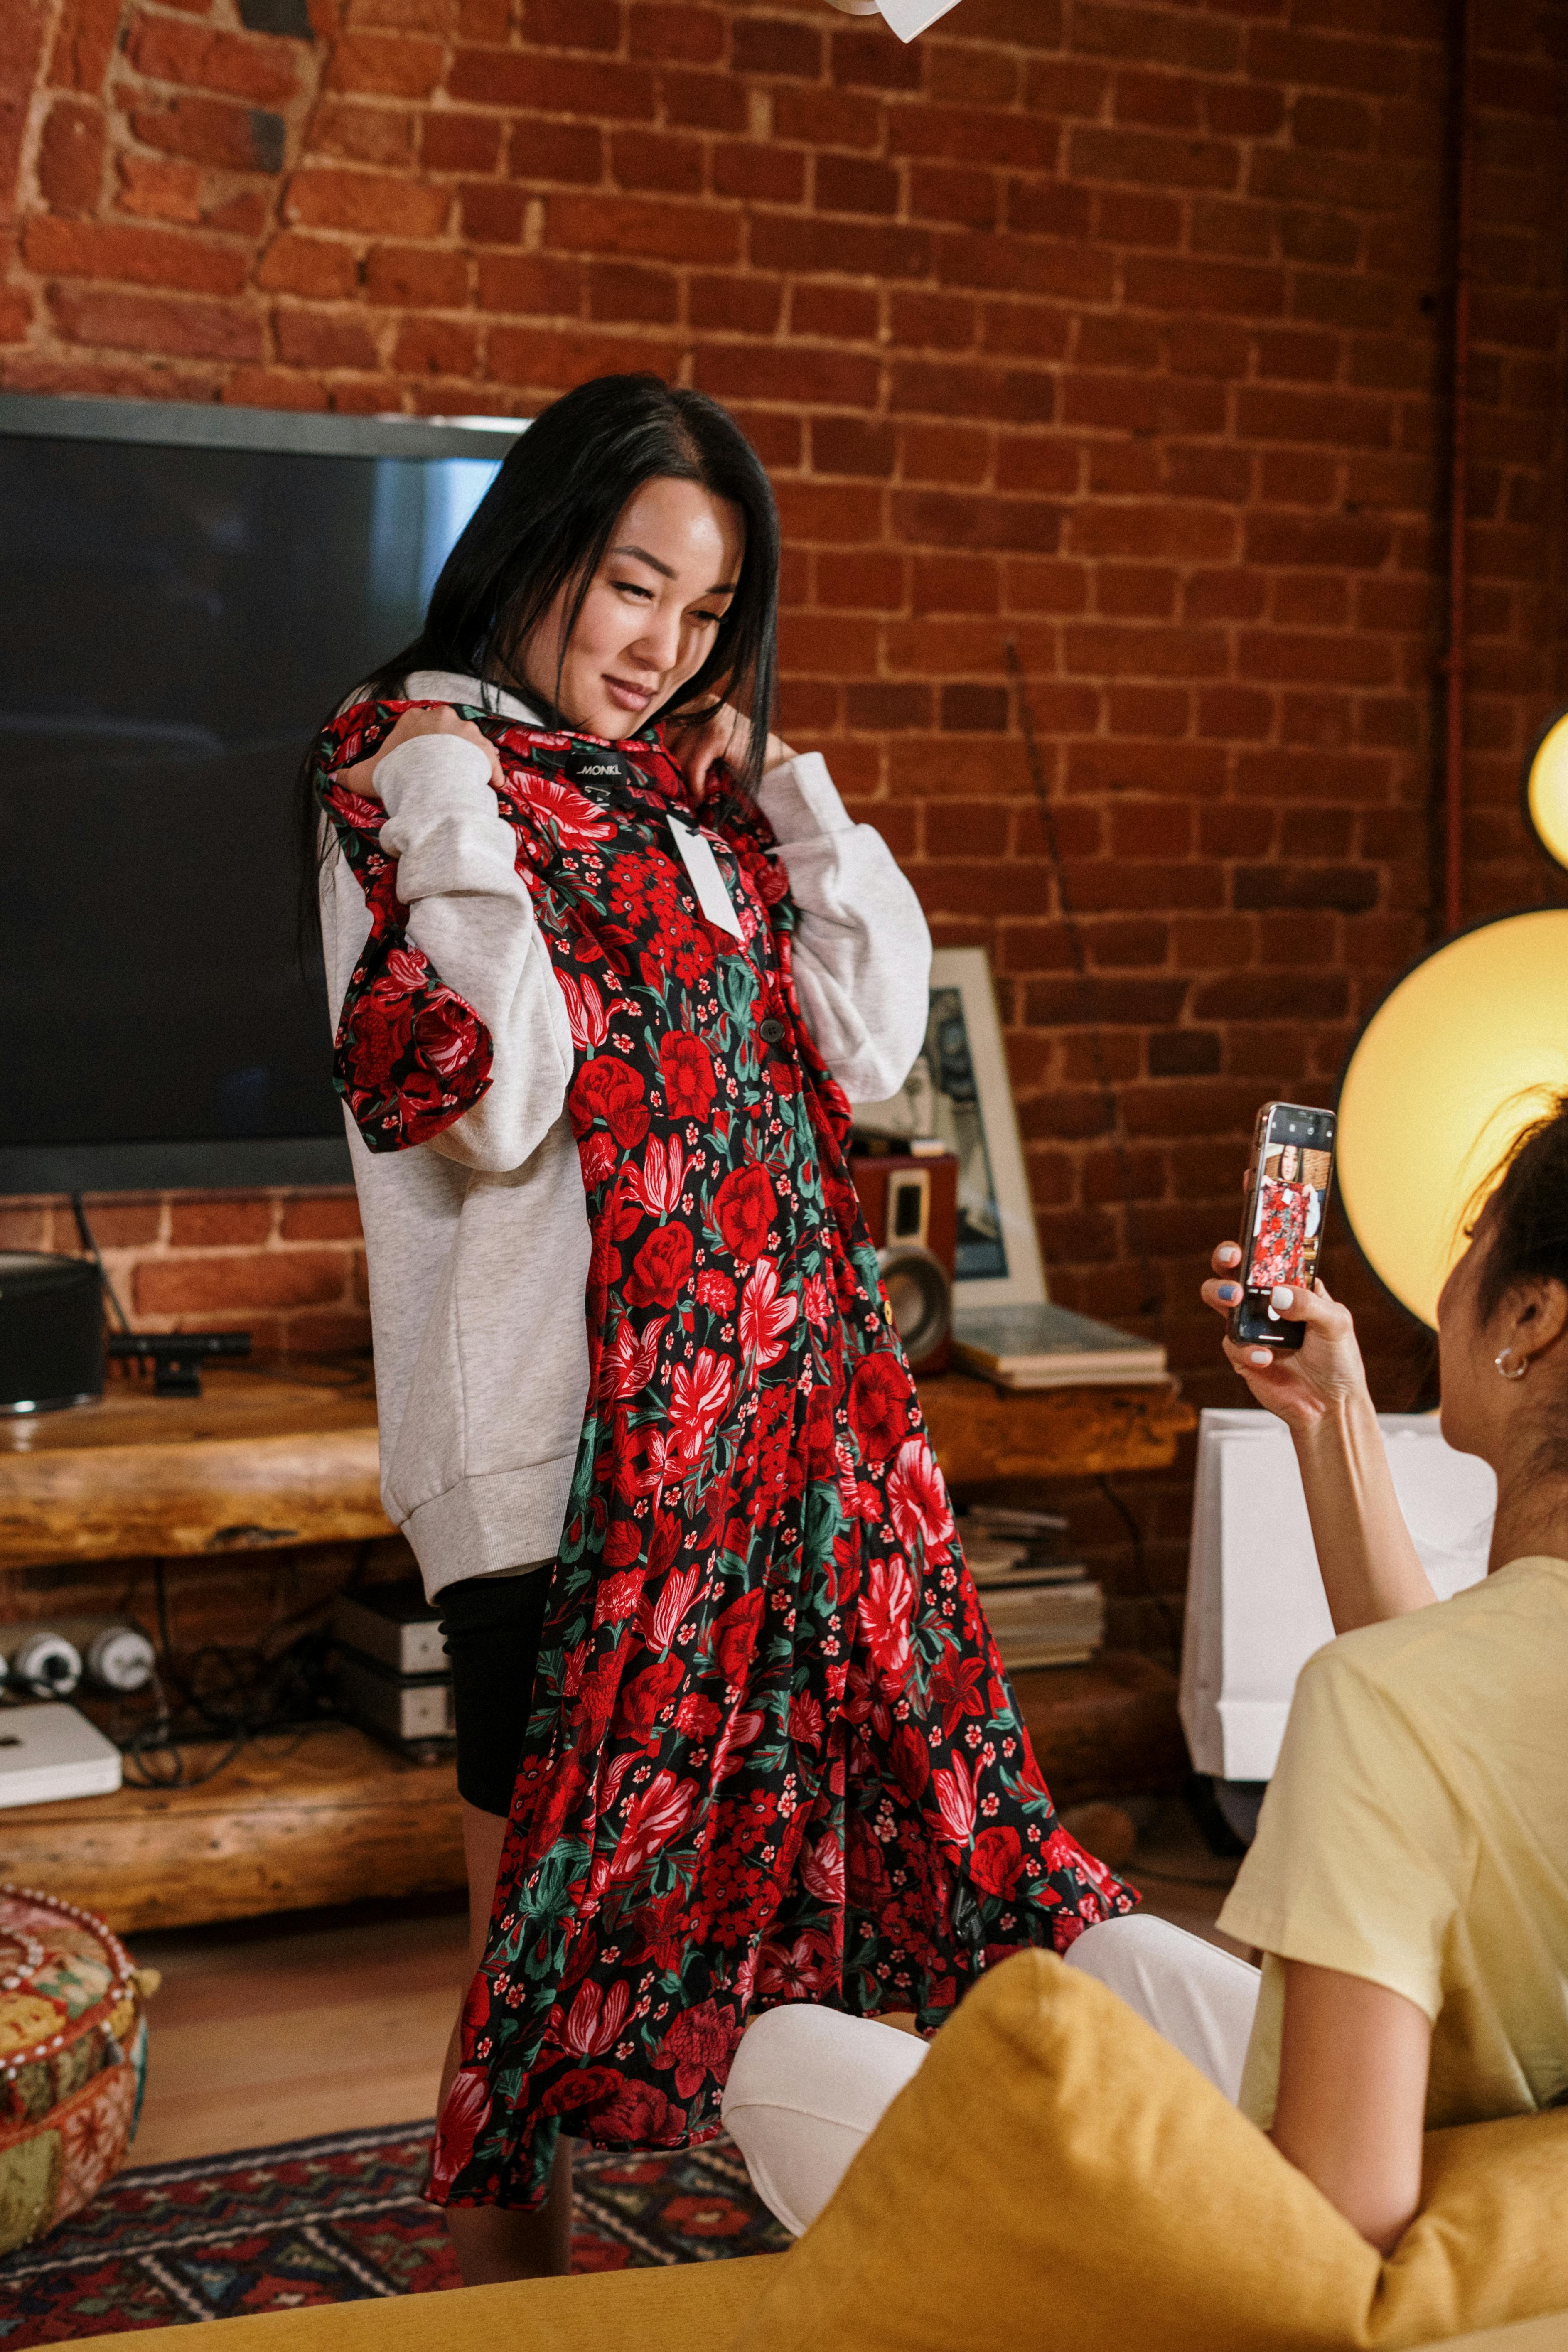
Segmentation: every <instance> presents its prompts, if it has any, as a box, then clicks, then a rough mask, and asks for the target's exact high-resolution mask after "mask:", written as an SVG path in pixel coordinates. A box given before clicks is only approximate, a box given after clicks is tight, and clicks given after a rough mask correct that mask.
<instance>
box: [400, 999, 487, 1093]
mask: <svg viewBox="0 0 1568 2352" xmlns="http://www.w3.org/2000/svg"><path fill="white" fill-rule="evenodd" d="M414 1040H415V1043H416V1045H417V1046H418V1048H419V1054H420V1058H421V1060H423V1061H424V1062H426V1064H428V1066H429V1067H430V1068H431V1069H433V1070H437V1071H438V1072H439V1073H440V1075H441V1076H442V1077H444V1078H447V1079H450V1078H452V1077H455V1076H456V1075H457V1073H458V1071H459V1070H460V1069H462V1068H464V1067H465V1066H466V1065H467V1064H468V1062H469V1061H470V1060H471V1059H472V1057H473V1055H474V1054H475V1052H476V1051H477V1049H478V1046H479V1021H478V1018H477V1016H476V1015H475V1014H474V1013H473V1012H472V1011H471V1010H470V1008H469V1007H468V1005H467V1004H465V1003H464V1002H463V1000H462V998H461V997H460V996H458V995H456V994H454V992H453V991H452V990H451V989H449V988H443V989H439V990H437V992H436V994H435V995H434V996H433V997H432V998H431V1000H430V1003H428V1004H426V1005H425V1006H424V1007H423V1008H422V1009H421V1011H419V1012H418V1013H416V1014H415V1016H414Z"/></svg>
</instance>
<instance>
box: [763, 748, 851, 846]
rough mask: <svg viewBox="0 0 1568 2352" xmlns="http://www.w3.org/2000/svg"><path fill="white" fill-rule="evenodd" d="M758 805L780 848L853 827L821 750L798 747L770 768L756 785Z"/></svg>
mask: <svg viewBox="0 0 1568 2352" xmlns="http://www.w3.org/2000/svg"><path fill="white" fill-rule="evenodd" d="M757 805H758V807H759V808H760V809H761V810H762V813H763V815H764V816H765V817H766V818H767V821H768V823H769V824H770V825H771V826H772V827H773V839H774V840H775V841H776V842H777V843H778V845H779V846H780V847H781V848H783V847H784V845H785V844H786V843H789V842H795V841H809V840H811V839H813V838H814V836H816V835H821V834H825V833H853V832H854V830H855V826H854V822H853V820H852V819H851V817H850V815H849V813H848V811H847V809H846V807H845V805H844V803H843V802H842V801H841V800H840V799H839V797H838V787H837V784H836V783H835V782H834V781H833V779H832V777H831V776H830V775H829V774H828V772H827V762H826V760H825V759H824V758H823V756H822V754H821V752H820V751H797V752H796V754H795V758H794V759H793V760H784V761H781V762H780V764H779V765H778V766H777V767H776V768H770V769H769V770H768V772H767V774H766V775H765V776H764V777H763V781H762V782H761V783H760V784H759V785H758V786H757Z"/></svg>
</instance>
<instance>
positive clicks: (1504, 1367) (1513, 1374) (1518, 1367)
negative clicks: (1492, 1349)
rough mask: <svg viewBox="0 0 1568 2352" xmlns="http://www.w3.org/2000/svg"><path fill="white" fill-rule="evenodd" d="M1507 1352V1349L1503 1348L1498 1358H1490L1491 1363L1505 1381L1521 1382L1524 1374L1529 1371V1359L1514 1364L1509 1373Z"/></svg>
mask: <svg viewBox="0 0 1568 2352" xmlns="http://www.w3.org/2000/svg"><path fill="white" fill-rule="evenodd" d="M1508 1352H1509V1351H1508V1349H1506V1348H1505V1349H1503V1351H1502V1354H1501V1355H1500V1356H1494V1357H1493V1358H1492V1361H1493V1363H1494V1364H1495V1365H1496V1366H1497V1368H1498V1370H1499V1371H1500V1373H1501V1374H1502V1376H1503V1378H1504V1380H1505V1381H1521V1380H1523V1378H1524V1376H1525V1374H1526V1372H1528V1371H1529V1370H1530V1358H1529V1357H1528V1356H1526V1357H1525V1359H1524V1360H1523V1362H1522V1363H1518V1364H1515V1366H1514V1368H1513V1370H1511V1371H1510V1370H1509V1368H1508V1364H1507V1361H1506V1359H1507V1356H1508Z"/></svg>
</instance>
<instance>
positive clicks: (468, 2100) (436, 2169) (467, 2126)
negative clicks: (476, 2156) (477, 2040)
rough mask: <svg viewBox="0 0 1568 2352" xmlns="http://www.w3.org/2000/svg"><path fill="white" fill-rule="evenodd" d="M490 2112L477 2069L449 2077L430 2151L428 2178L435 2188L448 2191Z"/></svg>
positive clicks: (462, 2069)
mask: <svg viewBox="0 0 1568 2352" xmlns="http://www.w3.org/2000/svg"><path fill="white" fill-rule="evenodd" d="M489 2112H490V2088H489V2079H488V2077H487V2076H486V2075H485V2074H484V2073H483V2072H482V2070H481V2069H479V2067H477V2066H463V2067H460V2068H459V2069H458V2073H457V2074H454V2075H453V2077H452V2087H451V2089H450V2090H449V2091H448V2092H447V2104H446V2105H445V2106H444V2107H443V2108H442V2110H441V2119H440V2121H439V2122H438V2123H437V2126H436V2139H435V2145H434V2147H432V2149H431V2152H430V2175H431V2179H432V2181H433V2183H434V2185H435V2186H436V2187H437V2189H448V2188H450V2186H451V2184H452V2182H453V2180H454V2179H456V2178H457V2176H458V2173H459V2172H461V2170H462V2169H463V2167H464V2166H465V2165H466V2164H467V2163H468V2158H470V2157H471V2156H472V2155H473V2152H474V2142H475V2140H476V2139H477V2138H478V2137H479V2133H480V2132H481V2131H482V2130H483V2129H484V2126H485V2124H486V2122H487V2120H488V2119H489Z"/></svg>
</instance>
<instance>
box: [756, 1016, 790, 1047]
mask: <svg viewBox="0 0 1568 2352" xmlns="http://www.w3.org/2000/svg"><path fill="white" fill-rule="evenodd" d="M757 1026H758V1028H759V1029H760V1030H761V1032H762V1034H763V1036H764V1037H765V1038H766V1039H767V1041H768V1043H769V1045H778V1044H779V1042H780V1040H781V1039H782V1038H783V1036H784V1023H783V1022H782V1021H759V1022H758V1024H757Z"/></svg>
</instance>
